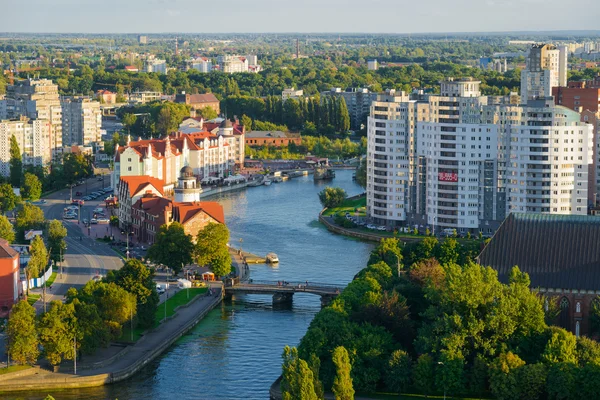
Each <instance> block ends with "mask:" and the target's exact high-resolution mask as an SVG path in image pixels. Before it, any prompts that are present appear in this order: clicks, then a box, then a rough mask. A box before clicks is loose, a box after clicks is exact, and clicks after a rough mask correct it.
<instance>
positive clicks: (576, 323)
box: [575, 303, 579, 337]
mask: <svg viewBox="0 0 600 400" xmlns="http://www.w3.org/2000/svg"><path fill="white" fill-rule="evenodd" d="M577 304H579V303H577ZM575 336H576V337H579V321H577V322H575Z"/></svg>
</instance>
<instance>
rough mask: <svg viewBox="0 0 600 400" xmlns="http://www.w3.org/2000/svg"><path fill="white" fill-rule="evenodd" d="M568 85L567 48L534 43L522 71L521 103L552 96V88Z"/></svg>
mask: <svg viewBox="0 0 600 400" xmlns="http://www.w3.org/2000/svg"><path fill="white" fill-rule="evenodd" d="M566 85H567V48H566V47H564V46H561V47H556V46H553V45H551V44H540V45H533V46H532V47H531V49H530V50H529V54H528V55H527V67H526V68H525V69H524V70H523V71H521V103H523V104H525V103H526V102H527V100H535V99H538V98H545V97H550V96H552V88H553V87H556V86H566Z"/></svg>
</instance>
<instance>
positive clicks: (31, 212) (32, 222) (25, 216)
mask: <svg viewBox="0 0 600 400" xmlns="http://www.w3.org/2000/svg"><path fill="white" fill-rule="evenodd" d="M45 225H46V218H45V217H44V212H43V211H42V209H41V208H39V207H37V206H34V205H32V204H28V203H24V204H22V205H21V208H20V209H19V211H17V216H16V218H15V231H16V233H17V239H18V240H21V241H22V240H24V239H25V231H27V230H30V229H44V226H45Z"/></svg>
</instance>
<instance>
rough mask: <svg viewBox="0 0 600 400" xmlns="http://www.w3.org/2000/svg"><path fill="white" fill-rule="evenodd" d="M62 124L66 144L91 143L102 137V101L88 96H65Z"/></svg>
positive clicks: (62, 102)
mask: <svg viewBox="0 0 600 400" xmlns="http://www.w3.org/2000/svg"><path fill="white" fill-rule="evenodd" d="M60 103H61V106H62V112H63V115H62V125H63V129H62V131H63V143H64V145H65V146H71V145H76V144H78V145H90V144H92V143H96V142H98V141H99V140H100V138H101V133H100V129H101V128H102V112H101V111H100V103H99V102H97V101H94V100H91V99H90V98H87V97H63V98H61V102H60Z"/></svg>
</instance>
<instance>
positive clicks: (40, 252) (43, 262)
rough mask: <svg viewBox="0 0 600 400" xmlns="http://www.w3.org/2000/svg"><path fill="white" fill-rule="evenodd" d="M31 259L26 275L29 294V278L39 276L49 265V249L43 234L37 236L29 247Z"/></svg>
mask: <svg viewBox="0 0 600 400" xmlns="http://www.w3.org/2000/svg"><path fill="white" fill-rule="evenodd" d="M29 256H30V257H29V261H28V262H27V267H26V268H25V275H26V277H27V294H28V295H29V280H30V279H32V278H37V277H39V276H40V274H41V273H43V272H44V271H46V266H47V265H48V251H47V250H46V245H45V244H44V240H43V239H42V237H41V236H36V237H34V238H33V240H32V241H31V247H30V248H29Z"/></svg>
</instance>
